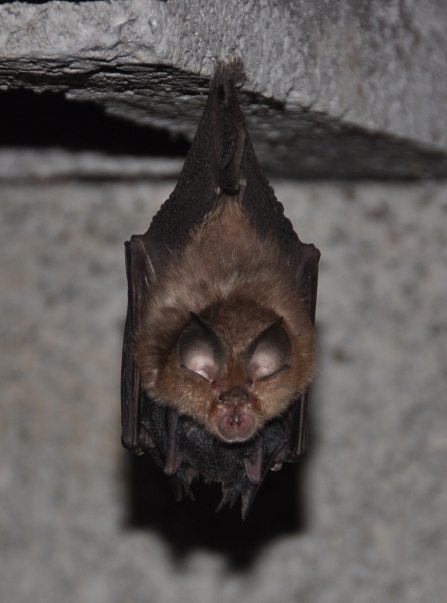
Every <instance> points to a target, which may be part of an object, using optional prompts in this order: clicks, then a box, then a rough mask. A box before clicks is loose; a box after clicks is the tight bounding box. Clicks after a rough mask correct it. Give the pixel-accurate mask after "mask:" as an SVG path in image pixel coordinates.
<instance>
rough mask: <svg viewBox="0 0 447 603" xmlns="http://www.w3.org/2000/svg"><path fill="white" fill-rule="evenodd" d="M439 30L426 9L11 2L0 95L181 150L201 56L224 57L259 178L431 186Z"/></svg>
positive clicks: (2, 40) (202, 83)
mask: <svg viewBox="0 0 447 603" xmlns="http://www.w3.org/2000/svg"><path fill="white" fill-rule="evenodd" d="M446 29H447V13H446V11H445V10H444V9H443V7H442V6H441V5H438V4H437V3H436V2H434V0H432V1H431V0H430V1H429V0H428V1H427V2H424V3H412V4H410V3H408V4H406V3H404V4H402V5H399V6H398V5H395V4H394V3H392V4H390V5H389V6H387V7H384V6H383V2H380V0H375V1H369V2H367V1H366V0H365V1H362V2H359V3H355V4H353V3H352V2H349V1H348V0H343V1H342V2H337V3H331V4H330V5H326V6H324V7H323V6H320V5H319V4H316V3H315V2H301V3H299V4H298V3H294V2H288V3H285V2H279V0H277V1H274V2H261V3H260V2H258V1H255V0H248V2H244V3H221V2H219V1H218V0H189V1H185V0H169V2H160V1H159V0H132V1H130V2H125V1H114V2H110V3H109V2H107V3H106V2H84V3H81V4H77V3H72V2H48V3H46V4H42V5H33V4H32V5H30V4H25V3H19V2H14V3H9V4H3V5H1V6H0V87H2V88H4V89H5V88H8V87H20V86H24V87H28V88H32V89H34V90H37V91H38V90H48V89H50V90H63V91H64V92H65V93H66V95H67V97H69V98H73V99H77V100H94V101H96V102H98V103H101V104H102V105H103V106H104V107H106V109H107V111H108V112H110V113H113V114H115V115H120V116H124V117H126V118H128V119H131V120H133V121H136V122H139V123H147V124H150V125H152V126H156V127H161V128H167V129H168V130H170V131H172V132H181V133H185V134H186V135H187V136H188V137H189V138H191V137H192V135H193V133H194V131H195V128H196V126H197V122H198V118H199V116H200V113H201V110H202V106H203V102H204V98H203V94H205V93H206V90H207V86H208V81H209V76H210V74H211V72H212V59H213V57H217V56H220V57H225V56H228V55H229V54H231V53H232V52H237V53H238V54H240V55H241V56H242V57H243V59H244V61H245V65H246V72H247V81H246V83H245V85H244V87H243V91H242V94H241V98H242V104H243V106H244V110H245V111H246V113H247V120H248V126H249V130H250V132H251V133H252V136H253V139H254V142H255V145H256V148H257V150H258V153H259V155H260V157H261V159H262V161H263V163H264V164H265V165H266V167H267V168H268V169H269V170H270V171H271V172H273V173H275V174H280V175H288V176H295V177H302V176H308V177H309V176H311V177H344V178H359V177H375V178H420V177H444V176H445V175H446V174H447V160H446V151H447V114H446V112H445V110H444V107H445V104H446V101H447V80H446V78H445V73H446V72H447V44H446V42H445V36H444V32H445V31H446Z"/></svg>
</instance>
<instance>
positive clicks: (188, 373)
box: [150, 304, 313, 442]
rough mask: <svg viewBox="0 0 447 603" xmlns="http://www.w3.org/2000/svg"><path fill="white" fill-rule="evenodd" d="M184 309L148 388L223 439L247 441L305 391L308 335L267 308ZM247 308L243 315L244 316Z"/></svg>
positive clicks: (310, 366) (310, 343) (310, 348)
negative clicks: (187, 312)
mask: <svg viewBox="0 0 447 603" xmlns="http://www.w3.org/2000/svg"><path fill="white" fill-rule="evenodd" d="M243 310H244V308H243V304H242V308H238V311H235V309H234V308H231V307H230V308H223V309H222V308H214V309H212V310H210V311H209V312H208V313H207V312H204V313H203V314H204V315H205V316H202V317H199V316H197V315H195V314H193V313H191V318H190V322H189V323H188V324H187V325H186V327H184V328H183V330H182V331H181V334H180V336H179V337H178V340H177V342H176V345H174V346H172V351H171V353H170V354H169V356H168V358H167V359H166V365H165V367H162V368H161V370H159V371H158V374H157V377H156V379H155V382H153V386H152V387H151V388H150V390H151V393H152V394H155V397H156V398H157V399H158V400H159V401H162V402H164V403H167V404H170V405H173V406H175V407H176V408H177V409H178V410H179V411H180V412H182V413H184V414H189V415H190V416H193V417H194V418H195V419H197V420H199V421H200V422H201V423H202V424H204V425H205V427H206V428H207V429H208V430H209V431H210V432H211V433H213V434H214V435H215V436H217V437H219V438H220V439H222V440H224V441H226V442H242V441H245V440H248V439H250V438H251V437H252V436H253V435H254V434H255V433H256V432H257V431H258V430H259V429H260V428H261V427H262V426H263V425H264V423H265V422H266V421H267V420H269V419H271V418H272V417H274V416H276V415H278V414H280V413H281V412H283V411H284V410H285V409H286V408H287V406H288V405H289V404H290V403H291V402H292V401H293V400H294V399H295V397H296V396H297V395H299V394H301V393H303V391H304V390H305V389H306V387H307V385H308V384H309V382H310V380H311V378H312V375H313V333H312V332H311V331H310V330H306V329H303V332H302V334H300V335H301V340H299V338H297V337H296V336H295V335H294V334H293V332H292V331H290V330H289V333H288V327H287V324H286V323H285V321H284V320H283V319H282V318H281V317H278V316H275V314H274V313H273V312H271V311H265V310H262V309H258V308H256V307H253V304H251V307H250V308H249V310H248V312H246V313H245V315H244V311H243ZM247 314H248V318H247Z"/></svg>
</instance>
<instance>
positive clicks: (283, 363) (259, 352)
mask: <svg viewBox="0 0 447 603" xmlns="http://www.w3.org/2000/svg"><path fill="white" fill-rule="evenodd" d="M282 321H283V319H282V318H280V319H279V320H276V321H275V322H274V323H273V324H271V325H270V326H269V327H267V328H266V329H264V330H263V331H261V332H260V333H259V334H258V335H257V336H256V337H255V338H254V339H253V341H252V342H251V343H250V345H249V346H248V348H247V351H246V352H245V368H246V370H247V374H248V377H249V378H250V379H251V380H252V381H259V380H261V379H267V378H268V377H273V375H277V374H278V373H279V372H281V371H283V370H284V369H286V368H288V367H287V362H288V360H289V358H290V349H291V346H290V339H289V336H288V335H287V333H286V332H285V330H284V329H283V327H282V326H281V323H282Z"/></svg>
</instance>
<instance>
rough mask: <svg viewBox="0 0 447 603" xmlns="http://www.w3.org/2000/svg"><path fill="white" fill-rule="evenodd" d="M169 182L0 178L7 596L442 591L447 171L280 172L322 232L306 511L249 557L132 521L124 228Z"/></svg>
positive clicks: (394, 598)
mask: <svg viewBox="0 0 447 603" xmlns="http://www.w3.org/2000/svg"><path fill="white" fill-rule="evenodd" d="M172 188H173V183H170V182H168V183H156V184H150V183H147V182H146V183H142V182H133V183H119V182H114V183H94V182H90V183H88V182H84V183H80V182H70V181H66V182H53V183H51V182H48V183H46V184H45V183H44V184H38V183H36V182H34V183H29V184H27V183H22V184H20V183H17V182H16V183H9V184H3V185H2V187H1V188H0V209H1V221H0V224H1V234H0V246H1V250H0V276H1V283H0V286H1V289H0V291H1V301H0V325H1V340H2V351H1V363H0V375H1V381H2V386H1V392H2V404H1V407H0V412H1V418H0V425H1V438H0V488H1V501H2V503H1V506H0V524H1V533H0V547H1V549H0V551H1V561H0V600H1V601H2V602H5V603H60V601H64V603H80V602H82V603H115V602H116V603H131V602H133V603H149V602H157V603H174V602H178V601H184V602H185V603H201V602H203V603H205V602H206V603H208V602H209V601H216V602H217V603H230V602H231V603H233V602H236V601H244V602H246V603H271V602H272V601H281V603H297V602H299V603H315V602H319V603H323V602H331V603H346V602H347V601H355V602H356V603H377V601H380V602H383V603H396V602H401V601H402V602H405V603H423V602H424V603H425V602H428V601H430V602H435V601H436V602H437V601H443V600H444V598H445V593H446V592H447V574H446V571H445V560H446V559H447V524H446V514H445V510H446V508H447V480H446V477H447V476H446V470H447V462H446V461H447V412H446V404H445V400H446V391H447V372H446V357H447V349H446V347H447V346H446V337H445V336H446V332H447V305H446V303H445V300H446V296H447V237H446V233H445V228H444V225H445V220H446V216H447V187H446V186H445V185H414V186H411V187H410V186H407V185H400V186H396V185H394V186H391V185H386V186H385V185H355V186H353V185H352V186H351V185H348V184H338V185H330V184H325V185H311V184H306V185H296V184H292V183H290V182H279V183H276V184H275V188H276V192H277V195H278V197H279V198H280V199H281V200H282V201H283V202H284V204H285V207H286V213H287V215H288V216H289V217H290V218H291V219H292V221H293V222H294V225H295V228H296V230H297V232H298V233H299V235H300V236H301V237H302V239H303V240H304V241H306V242H314V243H315V244H316V245H318V247H319V248H320V249H321V251H322V261H321V273H320V275H321V276H320V288H319V300H318V309H317V323H318V328H319V331H318V332H319V340H320V345H319V351H320V352H319V353H320V360H319V373H318V378H317V381H316V384H315V389H314V395H313V403H312V409H313V411H312V412H313V425H314V429H313V435H312V454H311V456H310V458H309V459H308V461H309V462H308V464H307V466H306V476H305V480H304V486H305V488H304V492H305V503H306V507H307V509H308V525H307V527H306V529H305V530H304V531H303V532H301V533H290V534H288V535H287V536H282V537H280V538H278V539H276V540H274V541H272V542H270V543H268V544H266V545H265V547H264V548H261V549H260V550H259V554H258V557H257V558H256V559H255V561H254V563H253V564H252V566H251V567H250V568H248V569H246V571H244V572H239V573H237V572H235V571H233V570H231V569H230V568H229V566H228V563H227V559H226V558H225V557H224V556H223V555H222V554H219V553H218V552H210V551H207V550H204V549H201V550H192V551H190V552H189V553H188V554H187V555H186V557H185V558H184V560H183V563H182V564H181V565H178V564H176V563H174V561H173V558H172V556H171V552H170V548H169V546H168V544H167V542H166V541H165V540H164V539H163V538H162V537H161V536H160V535H159V534H157V533H155V532H154V531H140V530H137V529H133V530H130V529H126V528H125V525H124V524H125V521H124V520H125V516H126V513H127V511H126V501H127V498H128V492H127V491H126V488H127V480H126V476H125V473H124V468H125V467H126V466H127V465H126V464H125V460H126V459H127V458H128V455H129V453H127V452H126V451H124V450H123V449H122V447H121V445H120V428H119V365H120V347H121V337H122V327H123V320H124V314H125V304H126V300H125V296H126V283H125V275H124V254H123V245H122V243H123V241H124V240H125V239H128V237H129V236H130V235H131V234H133V233H135V232H142V231H144V230H145V229H146V227H147V225H148V224H149V221H150V218H151V215H152V214H153V213H154V212H155V211H156V210H157V209H158V207H159V205H160V203H161V202H162V201H163V200H164V199H166V198H167V196H168V194H169V192H170V191H171V190H172ZM306 462H307V461H306ZM195 504H200V502H199V501H197V502H196V503H195ZM255 504H256V502H255ZM218 521H219V516H216V522H218ZM266 521H268V518H266Z"/></svg>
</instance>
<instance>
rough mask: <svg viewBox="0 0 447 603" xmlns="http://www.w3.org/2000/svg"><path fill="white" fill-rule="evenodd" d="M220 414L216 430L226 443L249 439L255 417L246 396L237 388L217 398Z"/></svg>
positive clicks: (254, 425)
mask: <svg viewBox="0 0 447 603" xmlns="http://www.w3.org/2000/svg"><path fill="white" fill-rule="evenodd" d="M219 402H220V405H219V406H220V412H219V416H218V419H217V429H218V431H219V434H220V435H221V437H222V438H223V439H224V440H225V441H227V442H242V441H244V440H247V439H248V438H250V437H251V436H252V435H253V433H254V431H255V427H256V417H255V414H254V412H253V408H252V406H251V404H249V403H248V394H247V393H246V392H244V391H243V390H242V389H240V388H238V387H234V388H233V389H232V390H230V391H229V392H226V393H223V394H221V395H220V396H219Z"/></svg>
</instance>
